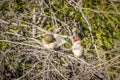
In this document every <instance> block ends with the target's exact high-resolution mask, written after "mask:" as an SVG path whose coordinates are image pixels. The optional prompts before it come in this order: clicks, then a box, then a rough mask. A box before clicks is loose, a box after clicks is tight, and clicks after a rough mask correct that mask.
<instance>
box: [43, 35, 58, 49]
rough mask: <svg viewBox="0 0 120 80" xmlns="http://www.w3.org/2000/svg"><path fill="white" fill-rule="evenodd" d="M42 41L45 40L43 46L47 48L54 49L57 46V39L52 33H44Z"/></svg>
mask: <svg viewBox="0 0 120 80" xmlns="http://www.w3.org/2000/svg"><path fill="white" fill-rule="evenodd" d="M42 42H43V46H44V47H45V48H46V49H52V50H54V49H55V48H56V46H57V42H56V39H55V37H54V36H53V35H52V34H46V35H44V37H43V40H42Z"/></svg>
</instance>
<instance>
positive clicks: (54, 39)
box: [42, 34, 83, 58]
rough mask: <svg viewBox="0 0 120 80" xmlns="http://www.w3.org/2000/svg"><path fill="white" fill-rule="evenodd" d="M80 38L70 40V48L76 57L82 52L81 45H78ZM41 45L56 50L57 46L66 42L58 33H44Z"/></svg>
mask: <svg viewBox="0 0 120 80" xmlns="http://www.w3.org/2000/svg"><path fill="white" fill-rule="evenodd" d="M80 41H81V40H80V38H76V39H74V40H72V47H71V50H72V52H73V54H74V56H75V57H76V58H79V57H81V56H82V54H83V47H82V46H81V45H80ZM42 42H43V46H44V47H45V48H46V49H52V50H56V49H57V48H58V47H59V46H61V45H62V44H64V43H66V41H65V40H64V39H63V38H62V37H61V36H60V35H58V34H46V35H44V37H43V40H42Z"/></svg>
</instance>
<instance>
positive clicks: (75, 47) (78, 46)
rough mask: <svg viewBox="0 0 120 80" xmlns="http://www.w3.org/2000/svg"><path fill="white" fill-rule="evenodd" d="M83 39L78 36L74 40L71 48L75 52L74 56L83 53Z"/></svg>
mask: <svg viewBox="0 0 120 80" xmlns="http://www.w3.org/2000/svg"><path fill="white" fill-rule="evenodd" d="M80 42H81V40H80V38H76V39H74V40H73V41H72V47H71V50H72V52H73V55H74V57H76V58H80V57H81V56H82V55H83V50H84V48H83V47H82V45H81V44H80Z"/></svg>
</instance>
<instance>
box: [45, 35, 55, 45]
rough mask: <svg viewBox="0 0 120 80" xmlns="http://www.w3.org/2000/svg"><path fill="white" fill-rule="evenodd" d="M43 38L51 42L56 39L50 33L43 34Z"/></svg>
mask: <svg viewBox="0 0 120 80" xmlns="http://www.w3.org/2000/svg"><path fill="white" fill-rule="evenodd" d="M44 40H45V41H46V42H48V43H52V42H54V41H56V39H55V38H54V36H53V35H52V34H46V35H44Z"/></svg>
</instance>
